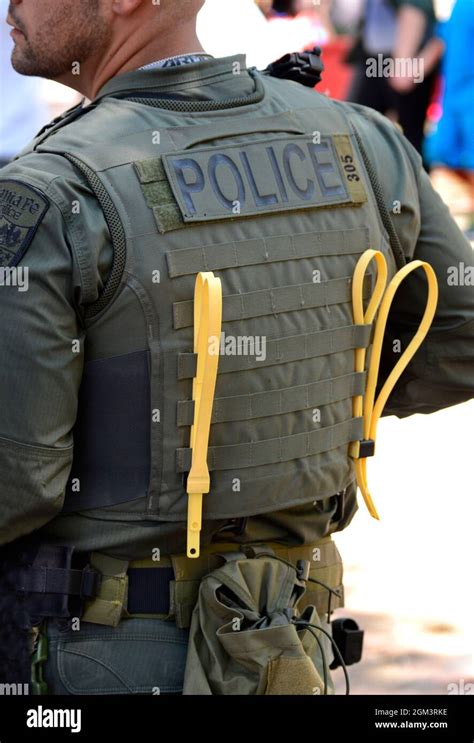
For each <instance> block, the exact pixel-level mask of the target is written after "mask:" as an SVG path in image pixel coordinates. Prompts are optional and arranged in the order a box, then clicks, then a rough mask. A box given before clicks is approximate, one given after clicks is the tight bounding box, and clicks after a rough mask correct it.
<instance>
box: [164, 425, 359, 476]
mask: <svg viewBox="0 0 474 743" xmlns="http://www.w3.org/2000/svg"><path fill="white" fill-rule="evenodd" d="M362 430H363V425H362V418H350V419H349V420H346V421H343V422H342V423H338V424H336V425H335V426H328V427H327V428H320V429H317V430H314V431H307V432H305V433H297V434H293V435H292V436H282V437H280V438H276V439H266V440H264V441H250V442H248V443H246V444H233V445H229V446H211V447H209V450H208V457H207V464H208V467H209V470H210V471H216V470H230V469H242V468H244V467H259V466H261V465H264V464H276V463H277V462H287V461H290V460H292V459H304V458H305V457H311V456H313V455H315V454H320V453H321V452H325V451H330V450H331V449H336V448H337V447H339V446H344V445H346V444H349V443H350V442H351V441H355V440H358V439H360V437H361V433H362ZM191 455H192V453H191V449H177V450H176V470H177V472H187V471H188V470H189V469H190V467H191Z"/></svg>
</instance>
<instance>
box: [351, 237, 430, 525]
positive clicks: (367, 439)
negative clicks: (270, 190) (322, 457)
mask: <svg viewBox="0 0 474 743" xmlns="http://www.w3.org/2000/svg"><path fill="white" fill-rule="evenodd" d="M373 260H375V262H376V264H377V279H376V282H375V287H374V291H373V294H372V297H371V299H370V301H369V304H368V306H367V310H366V311H365V313H364V304H363V285H364V278H365V274H366V271H367V268H368V267H369V265H370V263H371V262H372V261H373ZM418 268H422V269H423V270H424V272H425V274H426V278H427V280H428V296H427V300H426V308H425V312H424V314H423V318H422V320H421V323H420V325H419V326H418V330H417V332H416V333H415V335H414V336H413V338H412V339H411V341H410V343H409V344H408V346H407V348H406V349H405V351H404V352H403V354H402V355H401V356H400V358H399V360H398V361H397V363H396V364H395V366H394V367H393V369H392V371H391V373H390V374H389V376H388V377H387V380H386V381H385V384H384V385H383V387H382V389H381V390H380V393H379V396H378V397H377V400H375V390H376V387H377V380H378V376H379V366H380V357H381V354H382V344H383V339H384V334H385V327H386V325H387V319H388V315H389V312H390V308H391V306H392V302H393V298H394V296H395V293H396V291H397V289H398V287H399V286H400V284H401V283H402V282H403V281H404V280H405V279H406V277H407V276H408V275H409V274H410V273H412V272H413V271H416V270H417V269H418ZM387 275H388V271H387V262H386V260H385V257H384V255H383V254H382V253H381V252H380V251H379V250H366V251H365V253H363V254H362V255H361V257H360V258H359V261H358V263H357V266H356V269H355V272H354V279H353V284H352V304H353V314H354V323H355V324H356V325H371V324H372V323H373V320H374V317H375V314H376V312H377V310H378V309H379V308H380V309H379V315H378V318H377V321H376V323H375V332H374V339H373V346H372V352H371V355H370V362H369V368H368V372H367V387H366V391H365V395H364V396H363V397H362V395H358V396H357V397H355V398H354V400H353V415H354V417H360V416H361V415H362V416H363V419H364V438H363V439H362V441H353V442H352V443H351V444H350V447H349V454H350V456H351V457H352V458H353V459H354V460H355V461H354V466H355V472H356V478H357V485H358V486H359V489H360V491H361V493H362V496H363V498H364V501H365V504H366V506H367V508H368V510H369V513H370V515H371V516H373V517H374V518H375V519H378V518H379V515H378V513H377V509H376V508H375V505H374V502H373V500H372V497H371V495H370V492H369V488H368V485H367V457H370V456H373V454H374V453H375V438H376V435H377V424H378V421H379V418H380V416H381V414H382V411H383V409H384V407H385V403H386V402H387V400H388V397H389V395H390V393H391V392H392V390H393V388H394V387H395V384H396V383H397V381H398V380H399V378H400V376H401V375H402V373H403V371H404V370H405V368H406V367H407V365H408V364H409V362H410V361H411V359H412V358H413V356H414V355H415V353H416V352H417V350H418V349H419V347H420V346H421V344H422V343H423V341H424V339H425V337H426V334H427V333H428V330H429V329H430V327H431V323H432V321H433V317H434V314H435V312H436V306H437V303H438V282H437V279H436V274H435V272H434V271H433V268H432V267H431V266H430V264H429V263H425V262H424V261H418V260H416V261H411V262H410V263H408V264H407V265H406V266H404V267H403V268H401V269H400V271H398V273H396V274H395V276H394V277H393V279H392V280H391V281H390V283H389V285H388V287H387V290H386V291H385V287H386V284H387ZM365 358H366V349H365V348H357V349H356V351H355V370H356V371H357V372H363V371H364V370H365Z"/></svg>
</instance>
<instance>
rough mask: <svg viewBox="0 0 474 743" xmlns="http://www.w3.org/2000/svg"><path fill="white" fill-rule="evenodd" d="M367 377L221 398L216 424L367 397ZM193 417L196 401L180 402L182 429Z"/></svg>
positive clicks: (356, 375)
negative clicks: (356, 397)
mask: <svg viewBox="0 0 474 743" xmlns="http://www.w3.org/2000/svg"><path fill="white" fill-rule="evenodd" d="M365 377H366V375H365V373H353V374H345V375H344V376H342V377H336V378H334V379H323V380H322V381H320V382H313V383H311V384H302V385H299V386H297V387H286V388H283V389H278V390H270V391H269V392H257V393H254V394H252V395H233V396H231V397H218V398H216V399H215V400H214V408H213V411H212V423H224V422H230V421H238V420H251V419H252V418H264V417H266V416H271V415H281V414H282V413H290V412H293V411H295V410H306V409H308V408H312V407H314V406H315V405H329V404H331V403H333V402H339V401H340V400H346V399H347V398H349V397H354V396H355V395H362V394H363V392H364V389H365ZM193 416H194V402H193V400H180V401H179V402H178V416H177V417H178V426H191V425H192V422H193Z"/></svg>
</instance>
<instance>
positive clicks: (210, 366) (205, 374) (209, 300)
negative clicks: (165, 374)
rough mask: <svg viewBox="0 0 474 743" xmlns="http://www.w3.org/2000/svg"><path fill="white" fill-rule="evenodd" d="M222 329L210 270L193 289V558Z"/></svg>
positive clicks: (206, 483) (218, 289) (218, 290)
mask: <svg viewBox="0 0 474 743" xmlns="http://www.w3.org/2000/svg"><path fill="white" fill-rule="evenodd" d="M221 328H222V286H221V281H220V279H217V278H216V277H215V276H214V274H213V273H212V272H211V271H207V272H201V273H198V275H197V277H196V284H195V289H194V353H195V354H197V369H196V376H195V377H194V380H193V400H194V422H193V425H192V427H191V452H192V460H191V470H190V472H189V475H188V481H187V492H188V539H187V555H188V557H192V558H194V557H199V551H200V533H201V524H202V496H203V494H204V493H208V492H209V490H210V477H209V468H208V466H207V450H208V446H209V431H210V427H211V416H212V406H213V404H214V393H215V389H216V378H217V366H218V363H219V352H218V351H216V352H215V353H211V345H210V344H211V342H212V341H213V340H214V339H217V348H219V342H220V337H221ZM214 345H216V344H214Z"/></svg>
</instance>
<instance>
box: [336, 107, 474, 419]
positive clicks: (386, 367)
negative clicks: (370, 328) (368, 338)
mask: <svg viewBox="0 0 474 743" xmlns="http://www.w3.org/2000/svg"><path fill="white" fill-rule="evenodd" d="M346 108H347V109H348V110H351V111H352V114H351V115H352V117H353V120H354V122H355V123H356V126H357V128H358V130H359V132H360V133H361V135H362V137H363V141H364V146H365V148H366V152H367V154H368V156H369V159H370V161H371V162H372V164H373V167H374V168H375V170H376V172H377V174H378V178H379V182H380V185H381V187H382V191H383V194H384V198H385V202H386V206H387V208H388V210H389V212H390V214H391V218H392V222H393V225H394V227H395V231H396V233H397V236H398V238H399V241H400V243H401V246H402V249H403V252H404V254H405V257H406V259H407V261H410V260H414V259H419V260H423V261H427V262H428V263H430V264H431V265H432V267H433V269H434V271H435V273H436V276H437V279H438V286H439V301H438V307H437V310H436V314H435V318H434V321H433V324H432V327H431V329H430V332H429V333H428V336H427V338H426V340H425V341H424V343H423V345H422V347H421V348H420V350H419V351H418V352H417V354H416V355H415V357H414V359H413V361H412V362H411V363H410V364H409V366H408V368H407V370H406V372H405V373H404V374H403V376H402V377H401V379H400V381H399V383H398V384H397V386H396V387H395V390H394V392H393V394H392V395H391V397H390V399H389V401H388V403H387V406H386V408H385V412H384V414H385V415H392V414H393V415H397V416H399V417H404V416H407V415H411V414H413V413H431V412H434V411H436V410H440V409H442V408H445V407H448V406H450V405H455V404H457V403H461V402H463V401H465V400H468V399H470V398H471V397H473V395H474V289H473V284H474V267H473V263H474V261H473V254H472V248H471V246H470V244H469V242H468V240H467V239H466V238H465V237H464V235H463V234H462V232H461V231H460V229H459V228H458V226H457V225H456V223H455V221H454V220H453V219H452V217H451V215H450V213H449V210H448V208H447V206H446V205H445V204H444V202H443V201H442V199H441V198H440V196H439V195H438V194H437V192H436V191H435V190H434V189H433V187H432V185H431V181H430V179H429V177H428V175H427V174H426V172H425V171H424V169H423V166H422V162H421V158H420V156H419V155H418V153H417V152H416V151H415V150H414V149H413V147H412V146H411V145H410V144H409V142H408V141H407V140H406V139H405V137H403V136H402V135H401V134H400V132H399V130H398V129H397V128H396V127H395V126H394V125H393V124H391V123H390V122H389V121H388V120H387V119H385V118H384V117H382V116H380V115H379V114H377V113H376V112H375V111H372V110H369V109H365V108H363V107H361V106H356V105H351V106H349V105H346ZM373 247H377V246H373ZM425 303H426V281H425V278H424V276H422V272H415V273H414V274H413V275H411V276H410V277H409V278H408V279H407V280H406V282H404V283H403V284H402V286H401V288H400V289H399V290H398V292H397V295H396V297H395V300H394V303H393V305H392V311H391V314H390V317H389V322H388V324H387V333H386V338H385V343H384V349H383V357H382V366H381V376H380V383H382V382H383V380H384V379H385V378H386V376H387V375H388V373H389V372H390V371H391V369H392V368H393V366H394V365H395V363H396V362H397V360H398V358H399V357H400V353H401V352H403V350H404V349H405V348H406V347H407V345H408V343H409V342H410V340H411V338H412V337H413V334H414V333H415V332H416V329H417V327H418V324H419V322H420V319H421V316H422V314H423V312H424V309H425Z"/></svg>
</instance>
